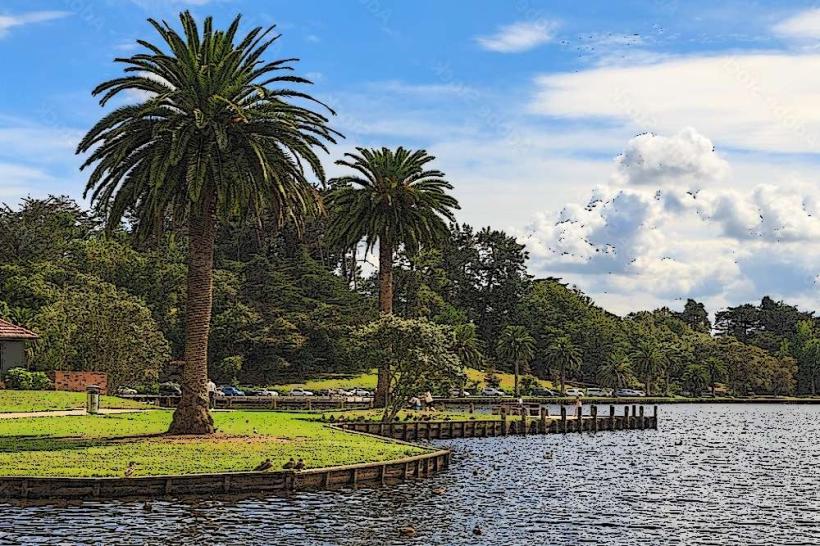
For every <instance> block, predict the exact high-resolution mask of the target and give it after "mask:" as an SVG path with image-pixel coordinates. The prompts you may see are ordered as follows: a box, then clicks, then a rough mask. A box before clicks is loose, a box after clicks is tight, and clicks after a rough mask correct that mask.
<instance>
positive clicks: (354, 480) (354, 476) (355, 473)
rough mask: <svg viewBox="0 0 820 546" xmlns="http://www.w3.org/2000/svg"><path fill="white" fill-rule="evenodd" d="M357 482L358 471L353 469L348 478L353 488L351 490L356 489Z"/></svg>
mask: <svg viewBox="0 0 820 546" xmlns="http://www.w3.org/2000/svg"><path fill="white" fill-rule="evenodd" d="M358 481H359V469H357V468H354V469H353V472H351V476H350V485H351V486H352V487H353V489H356V487H357V485H358V484H357V482H358Z"/></svg>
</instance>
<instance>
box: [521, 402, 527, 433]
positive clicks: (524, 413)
mask: <svg viewBox="0 0 820 546" xmlns="http://www.w3.org/2000/svg"><path fill="white" fill-rule="evenodd" d="M527 413H529V412H527V411H524V406H521V436H526V435H527Z"/></svg>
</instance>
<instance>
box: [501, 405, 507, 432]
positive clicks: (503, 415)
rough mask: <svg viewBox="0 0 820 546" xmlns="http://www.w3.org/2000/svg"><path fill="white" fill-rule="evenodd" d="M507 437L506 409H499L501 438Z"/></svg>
mask: <svg viewBox="0 0 820 546" xmlns="http://www.w3.org/2000/svg"><path fill="white" fill-rule="evenodd" d="M506 435H507V408H504V407H502V408H501V436H506Z"/></svg>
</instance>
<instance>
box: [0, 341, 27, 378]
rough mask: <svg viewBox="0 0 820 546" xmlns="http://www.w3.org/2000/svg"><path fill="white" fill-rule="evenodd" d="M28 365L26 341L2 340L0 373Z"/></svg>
mask: <svg viewBox="0 0 820 546" xmlns="http://www.w3.org/2000/svg"><path fill="white" fill-rule="evenodd" d="M25 367H26V342H25V341H0V374H3V373H6V372H7V371H8V370H10V369H12V368H25Z"/></svg>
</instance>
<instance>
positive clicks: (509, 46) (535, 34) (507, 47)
mask: <svg viewBox="0 0 820 546" xmlns="http://www.w3.org/2000/svg"><path fill="white" fill-rule="evenodd" d="M557 26H558V25H557V23H555V22H554V21H549V20H546V19H538V20H536V21H532V22H519V23H513V24H511V25H506V26H503V27H501V28H500V29H498V32H496V33H495V34H492V35H490V36H479V37H478V38H476V41H477V42H478V43H479V44H480V45H481V47H483V48H484V49H487V50H489V51H497V52H499V53H520V52H522V51H527V50H530V49H532V48H534V47H537V46H539V45H542V44H545V43H547V42H550V41H552V39H553V35H554V32H555V29H556V27H557Z"/></svg>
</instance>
